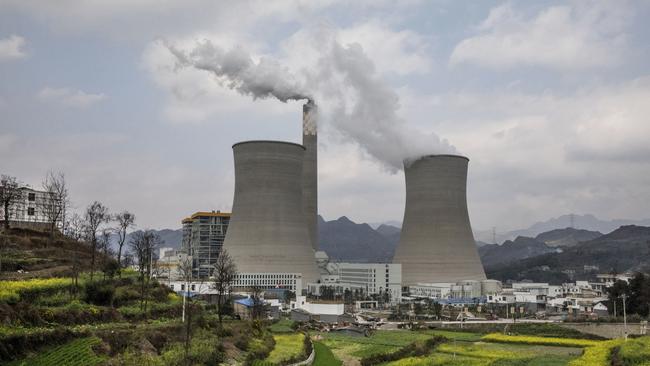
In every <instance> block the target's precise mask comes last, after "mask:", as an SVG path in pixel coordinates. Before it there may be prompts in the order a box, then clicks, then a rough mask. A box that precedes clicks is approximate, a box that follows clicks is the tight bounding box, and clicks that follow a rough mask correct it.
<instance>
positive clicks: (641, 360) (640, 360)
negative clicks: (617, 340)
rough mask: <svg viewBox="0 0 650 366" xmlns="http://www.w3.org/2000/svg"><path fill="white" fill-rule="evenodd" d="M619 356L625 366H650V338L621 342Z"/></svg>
mask: <svg viewBox="0 0 650 366" xmlns="http://www.w3.org/2000/svg"><path fill="white" fill-rule="evenodd" d="M618 355H619V358H621V359H622V361H623V363H624V364H625V365H650V336H646V337H641V338H635V339H629V340H628V341H627V342H621V349H620V351H619V353H618Z"/></svg>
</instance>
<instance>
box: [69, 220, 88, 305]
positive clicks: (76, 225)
mask: <svg viewBox="0 0 650 366" xmlns="http://www.w3.org/2000/svg"><path fill="white" fill-rule="evenodd" d="M65 235H66V236H67V237H68V238H70V239H72V240H74V241H76V242H77V246H79V245H82V242H83V241H84V240H85V239H87V237H88V227H87V225H86V220H84V218H83V217H81V216H79V215H78V214H77V213H75V214H74V215H72V217H71V218H70V221H69V222H68V224H67V225H66V228H65ZM79 254H80V253H79V250H75V251H74V252H73V254H72V258H71V259H72V267H71V270H72V294H73V295H74V296H76V294H77V291H78V289H79V267H80V265H81V261H80V260H79Z"/></svg>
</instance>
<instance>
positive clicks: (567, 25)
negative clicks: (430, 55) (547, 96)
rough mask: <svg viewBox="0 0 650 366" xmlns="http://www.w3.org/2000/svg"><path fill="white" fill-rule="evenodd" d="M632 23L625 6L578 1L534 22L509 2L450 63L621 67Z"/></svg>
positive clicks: (495, 11) (458, 49) (544, 13)
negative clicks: (626, 30)
mask: <svg viewBox="0 0 650 366" xmlns="http://www.w3.org/2000/svg"><path fill="white" fill-rule="evenodd" d="M628 19H629V12H628V10H627V8H626V3H624V2H598V3H595V2H594V3H592V2H588V3H581V2H575V3H573V4H572V5H562V6H552V7H548V8H546V9H543V10H542V11H540V12H539V13H537V14H536V15H535V16H533V17H527V16H526V15H524V14H523V13H520V12H518V11H517V10H516V9H514V8H513V7H512V6H511V5H510V4H509V3H506V4H504V5H501V6H498V7H496V8H494V9H492V10H491V11H490V14H489V15H488V17H487V18H486V19H485V20H484V21H483V23H482V24H480V25H479V26H478V27H477V31H478V34H477V35H475V36H472V37H469V38H466V39H464V40H462V41H461V42H460V43H459V44H458V45H456V47H455V49H454V50H453V52H452V54H451V57H450V64H451V65H458V64H463V63H467V64H476V65H480V66H485V67H491V68H508V67H513V66H518V65H529V66H530V65H532V66H543V67H548V68H554V69H574V70H577V69H583V68H590V67H606V66H613V65H617V64H619V63H620V62H621V60H622V57H623V54H622V52H623V51H624V49H625V41H626V34H625V23H626V21H627V20H628Z"/></svg>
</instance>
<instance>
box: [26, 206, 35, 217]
mask: <svg viewBox="0 0 650 366" xmlns="http://www.w3.org/2000/svg"><path fill="white" fill-rule="evenodd" d="M27 215H29V216H34V207H28V208H27Z"/></svg>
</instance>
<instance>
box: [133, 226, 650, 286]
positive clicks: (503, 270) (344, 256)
mask: <svg viewBox="0 0 650 366" xmlns="http://www.w3.org/2000/svg"><path fill="white" fill-rule="evenodd" d="M567 218H569V219H570V217H569V216H568V215H565V216H561V217H560V218H557V219H551V220H548V221H545V222H543V223H537V224H535V225H532V226H531V227H530V228H528V229H525V230H517V231H512V232H509V233H508V235H515V234H516V233H519V235H517V236H515V237H513V238H512V239H507V240H505V241H504V243H503V244H501V245H496V244H488V243H489V242H491V241H492V240H491V239H490V240H489V241H485V240H483V241H481V240H477V242H476V245H477V246H478V250H479V255H480V257H481V261H482V262H483V265H484V266H485V268H486V271H488V273H489V275H490V276H494V278H497V279H504V280H507V279H512V278H511V277H515V278H519V277H521V276H524V277H526V276H529V277H533V278H538V277H539V278H547V279H549V278H550V279H557V280H559V279H563V278H565V277H566V276H567V275H566V274H564V273H562V272H561V271H562V270H566V269H570V268H569V267H570V266H569V265H568V264H567V263H565V262H564V260H560V259H558V258H564V257H567V258H573V257H574V256H580V255H578V254H576V253H582V254H584V253H588V255H587V256H586V257H583V258H581V259H580V260H578V259H575V258H574V259H575V260H576V262H575V263H583V262H584V263H585V264H584V265H587V266H591V265H594V266H597V267H599V268H601V269H606V268H609V267H612V263H610V262H612V261H617V262H616V263H618V264H617V265H616V267H617V268H620V270H627V269H634V268H637V267H638V266H639V265H643V263H644V262H643V261H638V260H637V261H629V260H627V259H625V258H620V257H621V256H623V254H622V253H623V252H624V250H623V249H624V248H626V245H628V244H629V243H630V240H636V239H631V237H630V236H629V235H628V234H631V233H634V232H637V231H639V230H640V231H643V229H644V228H641V229H638V230H632V229H630V228H639V226H624V227H621V228H620V229H617V228H618V227H616V228H614V229H615V230H613V231H612V230H609V231H608V230H607V229H608V228H611V227H612V226H613V225H615V224H616V223H619V222H645V221H646V220H638V221H635V220H615V221H603V220H599V219H597V218H595V217H594V216H592V215H583V216H577V215H576V216H574V219H573V220H574V226H583V225H584V226H588V227H598V228H601V230H587V229H582V228H581V229H574V228H569V227H564V228H562V227H558V226H561V225H563V224H565V222H564V221H565V220H566V219H567ZM318 220H319V221H318V223H319V225H318V229H319V241H320V250H323V251H325V252H326V253H327V254H328V255H329V256H330V258H332V259H333V260H336V261H354V262H390V261H391V260H392V258H393V254H394V253H395V248H396V247H397V244H398V243H399V238H400V234H401V229H400V228H399V227H398V226H395V225H390V224H388V223H383V224H378V225H376V226H375V227H374V228H373V227H372V226H371V225H370V224H365V223H355V222H353V221H352V220H350V219H348V218H347V217H345V216H342V217H340V218H338V219H336V220H331V221H326V220H324V219H323V218H322V217H320V216H319V218H318ZM648 221H650V220H648ZM648 224H649V226H650V222H649V223H648ZM545 228H548V230H543V229H545ZM624 228H627V229H625V230H624ZM645 229H648V230H650V228H645ZM154 231H155V232H156V233H158V235H160V236H161V238H162V239H163V240H164V242H165V244H164V246H165V247H172V248H177V249H178V248H180V246H181V241H182V230H181V229H177V230H170V229H164V230H154ZM610 231H612V232H610ZM602 232H607V233H609V234H607V235H603V234H602ZM526 233H529V234H530V236H527V235H525V234H526ZM131 235H133V233H131V234H130V235H129V238H127V241H128V240H130V236H131ZM616 238H618V239H616ZM649 239H650V238H649ZM613 240H617V241H616V243H617V244H616V245H621V246H622V248H623V249H622V251H621V252H620V253H619V252H618V251H616V250H613V249H612V248H616V245H615V246H614V247H611V246H608V245H611V243H613ZM635 243H636V242H635ZM592 244H598V245H596V246H593V247H592V246H590V245H592ZM637 244H638V245H640V244H639V243H637ZM637 244H634V245H637ZM641 244H642V243H641ZM630 245H632V244H630ZM634 245H633V246H634ZM638 245H637V246H638ZM647 245H648V248H650V243H649V244H647ZM592 248H605V249H606V248H609V249H607V250H605V249H603V250H604V251H605V253H606V254H603V255H606V256H607V258H600V257H599V256H598V255H596V254H593V253H592V252H591V251H590V250H591V249H592ZM635 248H636V247H635ZM587 249H589V251H588V250H587ZM610 249H612V250H610ZM637 249H638V248H637ZM640 253H641V252H639V254H640ZM591 254H593V256H592V255H591ZM629 255H630V256H637V255H636V254H629ZM574 259H571V260H574ZM545 260H549V261H551V262H549V263H550V264H548V263H543V261H545ZM553 261H555V262H553ZM556 262H558V263H563V264H562V265H561V266H559V267H557V266H555V265H553V263H556ZM522 263H528V264H527V265H528V266H533V267H535V266H538V267H539V266H541V267H540V268H542V269H543V271H542V272H544V274H542V275H541V276H538V277H536V276H531V275H530V271H528V269H527V268H526V267H523V269H522V267H520V266H521V264H522ZM547 267H548V268H547ZM556 267H557V268H556ZM578 267H580V268H583V267H582V265H580V266H578ZM531 268H532V267H531ZM607 270H609V269H607ZM558 271H559V272H558ZM569 272H570V271H569ZM558 273H559V274H558ZM549 276H550V277H549ZM553 276H555V277H553Z"/></svg>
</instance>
